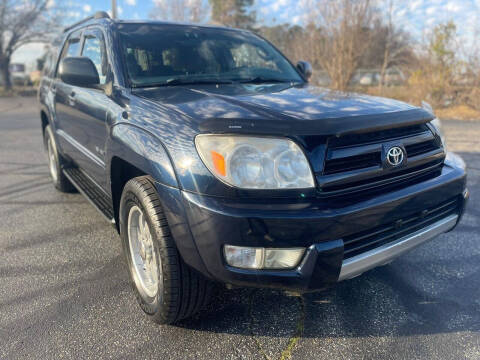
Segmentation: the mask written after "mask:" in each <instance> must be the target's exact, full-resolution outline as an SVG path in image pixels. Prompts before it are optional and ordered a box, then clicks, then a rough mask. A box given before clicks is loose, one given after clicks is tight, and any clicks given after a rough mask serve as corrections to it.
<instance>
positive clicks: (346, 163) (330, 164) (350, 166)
mask: <svg viewBox="0 0 480 360" xmlns="http://www.w3.org/2000/svg"><path fill="white" fill-rule="evenodd" d="M380 163H381V159H380V153H379V152H374V153H369V154H363V155H356V156H350V157H348V158H340V159H334V160H330V161H327V162H326V163H325V169H324V171H323V173H324V174H336V173H340V172H345V171H351V170H356V169H363V168H367V167H370V166H376V165H379V164H380Z"/></svg>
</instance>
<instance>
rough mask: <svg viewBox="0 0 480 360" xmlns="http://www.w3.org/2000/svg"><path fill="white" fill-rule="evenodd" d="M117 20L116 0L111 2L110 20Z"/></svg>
mask: <svg viewBox="0 0 480 360" xmlns="http://www.w3.org/2000/svg"><path fill="white" fill-rule="evenodd" d="M116 18H117V0H112V19H116Z"/></svg>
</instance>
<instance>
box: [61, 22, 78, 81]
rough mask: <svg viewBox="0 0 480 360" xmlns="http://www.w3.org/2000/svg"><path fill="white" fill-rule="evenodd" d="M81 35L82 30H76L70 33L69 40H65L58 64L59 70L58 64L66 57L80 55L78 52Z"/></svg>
mask: <svg viewBox="0 0 480 360" xmlns="http://www.w3.org/2000/svg"><path fill="white" fill-rule="evenodd" d="M80 35H81V31H77V32H74V33H73V34H71V35H70V37H69V38H68V40H67V41H66V42H65V45H64V46H63V49H62V54H61V56H60V59H59V61H58V64H57V71H58V65H59V64H60V62H61V61H62V60H63V59H64V58H66V57H69V56H78V52H79V50H80ZM57 77H58V72H57Z"/></svg>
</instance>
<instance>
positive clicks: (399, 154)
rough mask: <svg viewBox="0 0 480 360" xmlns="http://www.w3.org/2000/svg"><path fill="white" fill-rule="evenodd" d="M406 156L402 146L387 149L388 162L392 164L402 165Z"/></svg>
mask: <svg viewBox="0 0 480 360" xmlns="http://www.w3.org/2000/svg"><path fill="white" fill-rule="evenodd" d="M404 157H405V154H404V152H403V149H402V148H401V147H398V146H394V147H392V148H390V149H389V150H388V151H387V162H388V163H389V164H390V165H392V166H398V165H401V164H402V163H403V159H404Z"/></svg>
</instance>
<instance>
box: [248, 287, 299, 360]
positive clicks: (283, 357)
mask: <svg viewBox="0 0 480 360" xmlns="http://www.w3.org/2000/svg"><path fill="white" fill-rule="evenodd" d="M257 292H258V290H257V289H255V290H253V291H252V292H251V293H250V298H249V309H248V314H249V317H250V322H249V331H250V335H251V336H252V338H253V341H254V342H255V346H256V347H257V350H258V352H259V353H260V354H261V355H262V357H263V359H264V360H273V359H272V358H271V357H270V356H268V354H267V352H266V351H265V350H264V348H263V346H262V344H261V343H260V341H259V339H258V336H257V335H256V334H255V332H254V331H253V325H254V322H255V317H254V315H253V301H254V296H255V294H256V293H257ZM296 298H297V299H298V305H299V311H298V312H299V315H298V319H297V321H296V323H295V333H294V334H293V336H291V337H290V338H289V339H288V343H287V346H286V347H285V348H284V349H283V350H282V351H281V353H280V356H279V357H278V360H287V359H291V358H292V353H293V351H294V350H295V348H296V346H297V344H298V342H299V341H300V339H301V338H302V336H303V331H304V328H305V315H306V313H305V309H306V306H305V299H304V297H303V295H300V296H297V297H296Z"/></svg>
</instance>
